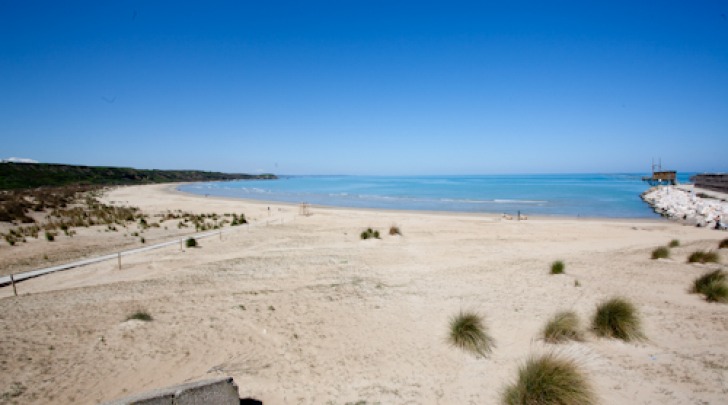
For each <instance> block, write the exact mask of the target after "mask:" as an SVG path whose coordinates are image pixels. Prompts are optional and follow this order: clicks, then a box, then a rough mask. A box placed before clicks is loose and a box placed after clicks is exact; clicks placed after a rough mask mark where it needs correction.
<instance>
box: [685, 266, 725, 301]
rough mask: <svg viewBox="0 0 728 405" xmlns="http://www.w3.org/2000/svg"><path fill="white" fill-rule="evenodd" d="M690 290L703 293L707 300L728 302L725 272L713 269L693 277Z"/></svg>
mask: <svg viewBox="0 0 728 405" xmlns="http://www.w3.org/2000/svg"><path fill="white" fill-rule="evenodd" d="M690 292H692V293H694V294H703V295H704V296H705V299H706V301H708V302H722V303H726V302H728V283H727V282H726V275H725V273H724V272H722V271H720V270H715V271H711V272H709V273H705V274H703V275H702V276H700V277H698V278H697V279H695V281H694V282H693V288H692V289H691V290H690Z"/></svg>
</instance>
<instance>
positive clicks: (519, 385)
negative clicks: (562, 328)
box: [502, 353, 597, 405]
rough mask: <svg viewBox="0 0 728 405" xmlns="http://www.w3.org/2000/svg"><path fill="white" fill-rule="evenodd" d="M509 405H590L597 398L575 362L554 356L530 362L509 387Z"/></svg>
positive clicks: (506, 393)
mask: <svg viewBox="0 0 728 405" xmlns="http://www.w3.org/2000/svg"><path fill="white" fill-rule="evenodd" d="M502 402H503V404H506V405H542V404H543V405H546V404H560V405H591V404H595V403H596V402H597V401H596V398H595V394H594V391H593V388H592V387H591V384H590V382H589V380H588V378H587V377H586V376H585V375H584V373H583V372H582V371H581V370H580V368H579V367H578V366H577V364H576V362H575V361H574V360H572V359H569V358H566V357H562V356H558V355H556V354H553V353H549V354H545V355H543V356H541V357H538V358H534V357H532V358H530V359H528V360H527V361H526V363H525V364H524V365H523V366H521V367H520V368H519V369H518V378H517V379H516V382H515V383H513V384H511V385H509V386H508V387H506V389H505V391H504V392H503V397H502Z"/></svg>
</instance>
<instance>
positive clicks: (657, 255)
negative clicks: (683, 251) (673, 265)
mask: <svg viewBox="0 0 728 405" xmlns="http://www.w3.org/2000/svg"><path fill="white" fill-rule="evenodd" d="M668 257H670V249H669V248H667V247H666V246H660V247H658V248H657V249H655V250H653V251H652V260H655V259H667V258H668Z"/></svg>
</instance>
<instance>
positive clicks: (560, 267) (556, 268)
mask: <svg viewBox="0 0 728 405" xmlns="http://www.w3.org/2000/svg"><path fill="white" fill-rule="evenodd" d="M551 274H564V262H562V261H561V260H557V261H555V262H553V263H551Z"/></svg>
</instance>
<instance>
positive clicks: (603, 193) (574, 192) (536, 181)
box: [179, 173, 690, 218]
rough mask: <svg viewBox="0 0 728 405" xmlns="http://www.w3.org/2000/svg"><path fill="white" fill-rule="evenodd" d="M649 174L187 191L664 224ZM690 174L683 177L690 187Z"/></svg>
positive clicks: (353, 179) (210, 186)
mask: <svg viewBox="0 0 728 405" xmlns="http://www.w3.org/2000/svg"><path fill="white" fill-rule="evenodd" d="M642 176H643V174H638V173H629V174H535V175H477V176H475V175H473V176H281V178H280V179H279V180H253V181H227V182H210V183H193V184H185V185H182V186H180V187H179V190H180V191H184V192H189V193H194V194H199V195H212V196H223V197H233V198H245V199H254V200H263V201H278V202H288V203H301V202H306V203H309V204H315V205H326V206H334V207H351V208H379V209H401V210H428V211H453V212H471V213H478V212H482V213H508V214H511V215H515V214H516V213H517V212H518V211H520V212H521V213H523V214H526V215H546V216H583V217H598V218H599V217H601V218H657V217H658V215H657V214H655V213H654V212H653V211H652V209H651V208H650V207H649V206H648V205H647V204H646V203H644V202H643V201H642V200H641V199H640V194H641V193H643V192H644V191H645V190H647V189H648V188H649V186H648V185H647V183H645V182H643V181H642ZM689 176H690V174H689V173H686V174H681V175H680V176H679V181H680V182H681V183H685V182H687V181H688V179H689Z"/></svg>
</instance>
